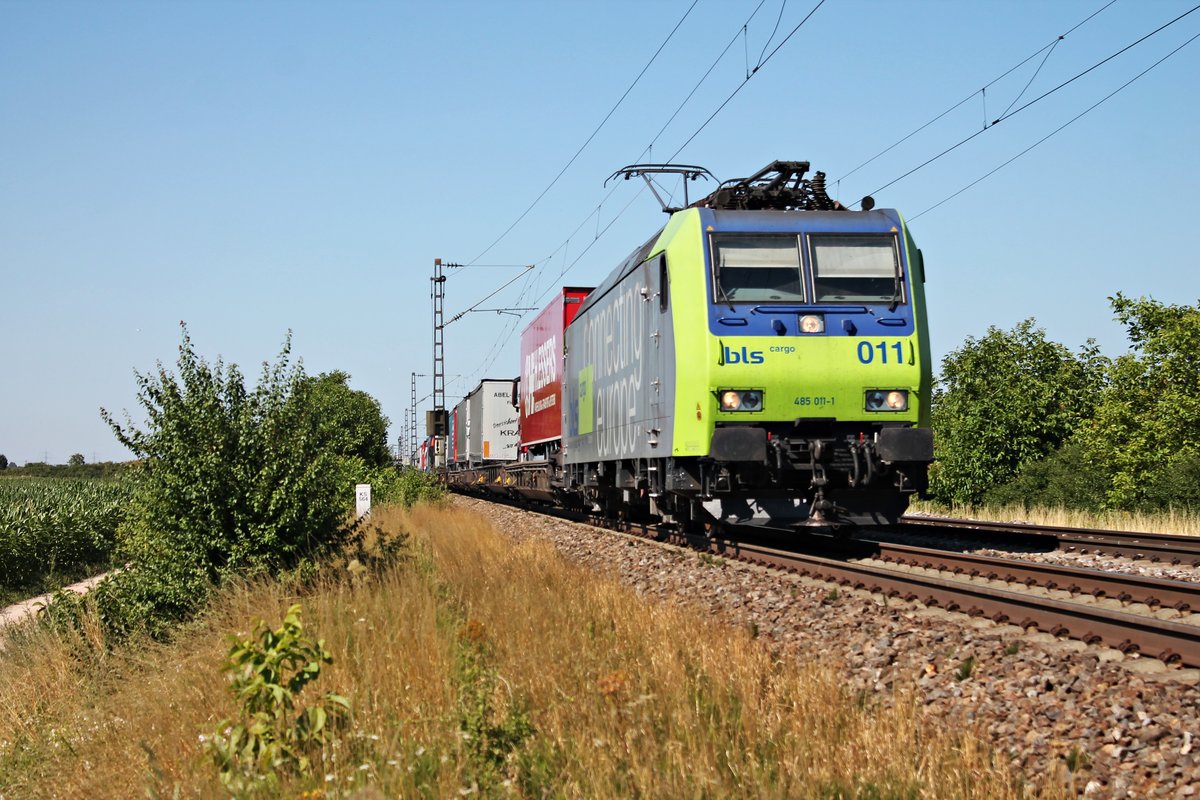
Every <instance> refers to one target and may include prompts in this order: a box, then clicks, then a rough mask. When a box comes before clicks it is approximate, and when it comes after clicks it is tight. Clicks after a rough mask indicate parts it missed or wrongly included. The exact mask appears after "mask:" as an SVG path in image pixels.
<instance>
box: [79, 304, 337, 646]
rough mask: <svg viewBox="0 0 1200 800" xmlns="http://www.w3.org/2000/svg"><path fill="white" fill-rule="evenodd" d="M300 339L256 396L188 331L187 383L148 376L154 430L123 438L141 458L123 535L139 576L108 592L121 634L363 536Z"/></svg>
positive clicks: (172, 617)
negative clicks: (298, 361)
mask: <svg viewBox="0 0 1200 800" xmlns="http://www.w3.org/2000/svg"><path fill="white" fill-rule="evenodd" d="M290 350H291V336H290V334H289V335H288V338H287V339H286V340H285V343H284V346H283V349H282V351H281V352H280V355H279V358H278V360H277V362H276V363H275V364H273V365H272V364H268V363H264V364H263V369H262V373H261V376H260V378H259V382H258V385H257V386H256V387H255V388H254V389H252V390H249V389H247V388H246V386H245V384H244V381H243V378H242V374H241V372H240V371H239V370H238V367H237V366H236V365H233V364H230V365H228V366H226V365H225V364H224V363H223V362H222V361H221V360H220V359H218V360H217V361H216V362H215V363H214V364H211V365H210V364H209V363H207V362H206V361H205V360H204V359H202V358H201V357H199V356H198V355H197V354H196V352H195V350H194V348H193V346H192V341H191V339H190V337H189V336H188V333H187V329H186V327H184V329H183V342H182V344H181V345H180V347H179V359H178V364H177V368H178V375H176V374H173V373H172V372H170V371H168V370H167V369H166V368H165V367H163V365H162V364H161V363H160V364H159V365H158V367H157V369H156V370H155V372H153V373H151V374H147V375H143V374H138V386H139V392H138V401H139V403H140V404H141V406H142V407H143V409H144V410H145V413H146V415H147V422H146V427H145V429H139V428H137V427H135V426H134V425H133V423H132V422H131V421H129V419H128V416H126V424H125V425H120V424H118V423H117V422H115V421H114V419H113V417H112V415H111V414H109V413H108V412H107V411H105V410H103V409H101V413H102V415H103V417H104V419H105V421H106V422H107V423H108V424H109V426H110V427H111V428H112V430H113V432H114V433H115V434H116V436H117V439H118V440H120V441H121V443H122V444H124V445H125V446H126V447H128V448H129V449H130V450H131V451H133V452H134V453H135V454H137V456H138V457H139V458H140V459H141V463H140V465H139V466H138V468H137V469H136V470H135V471H134V478H135V482H134V489H133V493H132V498H131V501H130V508H129V515H128V517H127V518H126V519H125V522H124V523H123V524H122V525H121V527H120V530H119V536H120V543H121V547H122V556H123V558H124V559H125V560H126V561H127V562H128V564H129V567H128V569H127V570H125V571H124V572H122V573H121V574H120V575H118V576H116V577H115V578H114V579H113V580H112V581H111V582H110V583H109V584H108V585H107V587H106V589H105V591H104V592H102V593H101V594H100V596H99V600H100V603H101V614H102V617H103V618H104V620H105V622H106V623H107V624H108V625H109V626H110V628H111V629H112V630H114V631H115V632H117V633H125V632H129V631H131V630H133V629H136V628H139V627H147V628H148V629H149V630H150V631H151V632H152V633H160V632H162V631H163V630H164V629H165V626H166V625H169V624H170V623H172V622H174V621H177V620H180V619H183V618H186V617H187V616H188V615H189V614H191V613H192V612H193V611H194V610H195V609H196V608H197V607H198V606H199V605H200V604H201V603H202V602H203V601H204V599H205V597H206V596H207V594H208V591H209V589H210V588H211V587H212V586H213V585H216V584H218V583H220V582H221V581H222V580H224V579H226V578H228V577H230V576H232V575H236V574H246V573H262V572H267V573H275V572H279V571H282V570H287V569H291V568H293V567H295V566H296V565H297V564H299V563H300V562H301V561H303V560H305V559H310V558H319V557H321V556H322V555H324V554H327V553H329V552H332V551H333V550H335V549H336V548H337V547H339V546H340V545H341V544H343V543H344V542H345V541H347V539H348V538H349V536H350V534H351V533H352V532H353V531H352V527H351V526H350V525H348V524H347V516H346V513H345V512H346V497H345V492H344V491H343V490H342V488H341V487H339V486H338V483H337V470H336V456H334V455H333V454H332V453H331V452H330V451H329V450H328V448H327V447H326V446H325V445H324V443H325V437H324V436H323V435H322V431H321V426H320V421H319V419H318V415H317V414H315V413H313V405H312V402H311V397H310V393H309V391H308V384H307V383H306V381H305V379H304V373H303V370H302V369H301V367H300V366H299V365H295V366H292V365H290V364H289V355H290Z"/></svg>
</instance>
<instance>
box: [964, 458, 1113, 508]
mask: <svg viewBox="0 0 1200 800" xmlns="http://www.w3.org/2000/svg"><path fill="white" fill-rule="evenodd" d="M1108 484H1109V476H1108V474H1107V471H1106V470H1105V469H1104V467H1103V466H1102V465H1101V464H1098V463H1096V461H1095V460H1094V459H1092V458H1089V457H1088V455H1087V453H1086V452H1085V451H1084V449H1083V446H1082V445H1080V444H1078V443H1075V442H1070V443H1068V444H1066V445H1064V446H1063V447H1060V448H1059V449H1058V450H1056V451H1054V452H1053V453H1051V454H1050V455H1049V456H1047V457H1045V458H1043V459H1040V460H1038V461H1031V462H1029V463H1027V464H1024V465H1023V466H1022V467H1021V468H1020V470H1018V472H1017V475H1016V477H1014V478H1013V479H1012V480H1010V481H1008V482H1006V483H1003V484H1001V485H999V486H995V487H993V488H991V489H989V490H988V492H987V494H985V495H984V502H985V503H988V504H990V505H996V506H1023V507H1025V508H1031V507H1034V506H1041V507H1046V508H1074V509H1080V510H1084V511H1098V510H1100V509H1101V508H1102V507H1103V505H1104V497H1105V492H1106V491H1107V489H1108Z"/></svg>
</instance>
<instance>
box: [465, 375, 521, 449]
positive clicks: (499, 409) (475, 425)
mask: <svg viewBox="0 0 1200 800" xmlns="http://www.w3.org/2000/svg"><path fill="white" fill-rule="evenodd" d="M518 382H519V381H518V380H514V379H509V380H485V381H483V382H481V383H480V384H479V386H477V387H476V388H475V391H473V392H471V393H470V394H469V395H467V398H466V400H465V401H464V402H465V403H466V404H467V410H466V416H467V426H466V441H467V445H466V457H467V460H468V461H469V462H470V464H471V465H472V466H475V465H478V464H483V463H485V462H488V461H515V460H516V458H517V443H518V442H519V441H520V433H519V429H518V425H519V420H518V418H517V398H518V395H517V384H518ZM460 416H461V412H460ZM462 456H463V453H462V451H460V452H459V458H460V460H461V458H462Z"/></svg>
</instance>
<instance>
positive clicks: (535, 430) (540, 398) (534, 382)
mask: <svg viewBox="0 0 1200 800" xmlns="http://www.w3.org/2000/svg"><path fill="white" fill-rule="evenodd" d="M590 291H592V290H591V289H590V288H584V287H578V286H568V287H565V288H564V289H562V291H561V292H559V293H558V295H557V296H556V297H555V298H554V299H553V300H552V301H551V302H550V304H549V305H548V306H546V307H545V308H544V309H542V310H541V312H539V313H538V315H537V316H536V317H535V318H534V320H533V322H531V323H530V324H529V326H528V327H527V328H525V330H524V331H522V332H521V459H522V460H531V459H540V458H545V457H547V455H549V453H550V451H552V450H556V449H557V446H558V440H559V439H560V438H561V437H562V409H563V406H562V401H563V398H562V375H563V353H564V350H563V346H564V344H565V341H566V340H565V338H564V336H563V331H564V330H565V329H566V327H567V326H568V325H570V324H571V320H573V319H575V314H576V313H577V312H578V311H579V306H580V304H581V303H582V302H583V299H584V298H585V297H587V296H588V293H589V292H590Z"/></svg>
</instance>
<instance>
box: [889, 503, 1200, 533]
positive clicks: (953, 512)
mask: <svg viewBox="0 0 1200 800" xmlns="http://www.w3.org/2000/svg"><path fill="white" fill-rule="evenodd" d="M908 512H909V513H910V514H913V513H918V514H936V515H938V516H947V517H962V518H967V519H981V520H992V521H995V522H1029V523H1033V524H1035V525H1056V526H1060V527H1066V528H1096V529H1099V530H1110V531H1139V532H1141V533H1169V534H1179V535H1184V536H1200V514H1196V513H1195V512H1194V511H1175V510H1172V511H1167V512H1161V511H1159V512H1154V513H1141V512H1135V511H1106V512H1095V511H1080V510H1076V509H1072V508H1042V507H1032V508H1024V507H1022V506H966V507H950V506H946V505H943V504H941V503H937V502H932V501H917V502H915V503H913V504H912V505H911V506H909V509H908Z"/></svg>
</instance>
